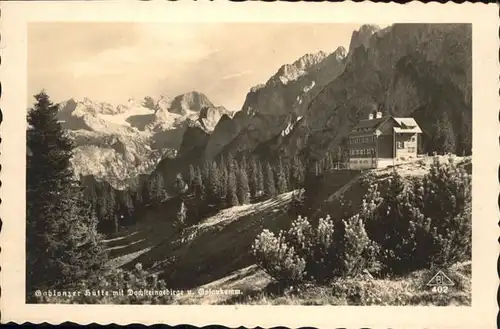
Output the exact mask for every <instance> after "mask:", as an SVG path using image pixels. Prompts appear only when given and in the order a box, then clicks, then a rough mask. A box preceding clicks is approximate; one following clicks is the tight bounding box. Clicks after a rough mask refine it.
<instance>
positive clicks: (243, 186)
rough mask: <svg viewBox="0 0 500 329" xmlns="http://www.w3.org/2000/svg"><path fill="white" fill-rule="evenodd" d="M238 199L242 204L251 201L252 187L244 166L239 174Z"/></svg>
mask: <svg viewBox="0 0 500 329" xmlns="http://www.w3.org/2000/svg"><path fill="white" fill-rule="evenodd" d="M237 181H238V182H237V183H238V184H237V186H238V201H239V202H240V204H247V203H250V187H249V186H248V177H247V172H246V170H244V167H243V168H241V169H240V170H239V171H238V174H237Z"/></svg>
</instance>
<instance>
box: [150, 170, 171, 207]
mask: <svg viewBox="0 0 500 329" xmlns="http://www.w3.org/2000/svg"><path fill="white" fill-rule="evenodd" d="M166 197H167V193H166V191H165V182H164V180H163V175H162V174H161V173H160V172H158V171H154V172H153V173H152V174H151V176H150V177H149V180H148V199H149V201H150V202H151V203H159V202H162V201H164V200H165V198H166Z"/></svg>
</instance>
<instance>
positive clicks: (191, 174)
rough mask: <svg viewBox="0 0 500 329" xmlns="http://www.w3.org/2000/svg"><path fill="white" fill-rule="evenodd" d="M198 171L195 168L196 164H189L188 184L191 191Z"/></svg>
mask: <svg viewBox="0 0 500 329" xmlns="http://www.w3.org/2000/svg"><path fill="white" fill-rule="evenodd" d="M195 175H196V172H195V170H194V166H193V165H192V164H190V165H189V168H188V174H187V185H188V188H189V190H190V191H193V187H194V186H193V181H194V178H195Z"/></svg>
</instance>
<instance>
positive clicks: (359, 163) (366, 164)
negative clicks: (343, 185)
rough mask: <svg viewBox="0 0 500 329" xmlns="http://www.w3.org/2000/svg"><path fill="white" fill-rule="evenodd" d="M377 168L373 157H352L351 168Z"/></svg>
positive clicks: (350, 160)
mask: <svg viewBox="0 0 500 329" xmlns="http://www.w3.org/2000/svg"><path fill="white" fill-rule="evenodd" d="M370 168H376V161H375V159H373V158H350V159H349V169H370Z"/></svg>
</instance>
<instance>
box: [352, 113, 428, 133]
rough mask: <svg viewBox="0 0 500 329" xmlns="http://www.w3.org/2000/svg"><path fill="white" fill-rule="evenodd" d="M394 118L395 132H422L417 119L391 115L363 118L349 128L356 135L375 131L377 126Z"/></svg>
mask: <svg viewBox="0 0 500 329" xmlns="http://www.w3.org/2000/svg"><path fill="white" fill-rule="evenodd" d="M391 118H392V119H394V121H396V124H397V126H399V127H394V131H395V132H396V133H422V130H421V129H420V127H419V126H418V123H417V121H415V119H413V118H395V117H392V116H388V117H383V118H375V119H371V120H370V119H363V120H360V121H359V122H358V123H357V124H356V125H355V126H354V127H353V128H352V130H351V132H350V134H351V135H356V134H360V133H363V132H364V133H365V134H366V133H367V132H368V133H370V132H371V133H375V132H376V131H377V129H378V128H379V127H381V126H382V125H383V124H384V123H385V122H386V121H387V120H389V119H391Z"/></svg>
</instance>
